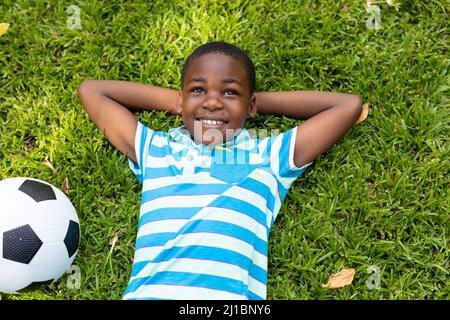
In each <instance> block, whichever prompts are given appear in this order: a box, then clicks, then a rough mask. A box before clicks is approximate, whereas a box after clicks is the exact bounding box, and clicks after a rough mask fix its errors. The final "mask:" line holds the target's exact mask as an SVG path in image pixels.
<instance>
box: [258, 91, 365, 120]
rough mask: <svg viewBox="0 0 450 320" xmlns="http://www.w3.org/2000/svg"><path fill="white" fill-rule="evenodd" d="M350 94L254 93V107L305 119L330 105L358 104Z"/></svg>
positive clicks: (270, 112) (263, 110) (261, 112)
mask: <svg viewBox="0 0 450 320" xmlns="http://www.w3.org/2000/svg"><path fill="white" fill-rule="evenodd" d="M360 103H361V101H360V98H359V97H358V96H355V95H352V94H345V93H336V92H322V91H285V92H258V93H256V107H257V110H258V113H260V114H271V115H276V116H283V115H284V116H286V117H289V118H294V119H299V120H306V119H309V118H311V117H313V116H315V115H316V114H318V113H321V112H322V111H325V110H328V109H330V108H332V107H337V106H343V105H355V104H360Z"/></svg>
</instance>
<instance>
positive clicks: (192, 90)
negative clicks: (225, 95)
mask: <svg viewBox="0 0 450 320" xmlns="http://www.w3.org/2000/svg"><path fill="white" fill-rule="evenodd" d="M204 91H205V90H203V88H200V87H194V88H192V89H191V92H194V93H203V92H204Z"/></svg>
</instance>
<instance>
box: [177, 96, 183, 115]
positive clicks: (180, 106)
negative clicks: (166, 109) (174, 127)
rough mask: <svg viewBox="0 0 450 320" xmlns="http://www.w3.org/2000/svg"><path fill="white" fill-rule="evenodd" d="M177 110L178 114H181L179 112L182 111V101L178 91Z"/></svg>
mask: <svg viewBox="0 0 450 320" xmlns="http://www.w3.org/2000/svg"><path fill="white" fill-rule="evenodd" d="M177 110H178V114H181V110H183V99H182V98H181V91H178V101H177Z"/></svg>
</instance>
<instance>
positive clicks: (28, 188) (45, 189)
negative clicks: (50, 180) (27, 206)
mask: <svg viewBox="0 0 450 320" xmlns="http://www.w3.org/2000/svg"><path fill="white" fill-rule="evenodd" d="M19 190H20V191H22V192H23V193H25V194H26V195H28V196H30V197H31V198H32V199H33V200H34V201H36V202H41V201H46V200H56V194H55V192H54V191H53V189H52V187H50V186H49V185H48V184H45V183H42V182H39V181H34V180H25V181H24V182H23V183H22V185H21V186H20V188H19Z"/></svg>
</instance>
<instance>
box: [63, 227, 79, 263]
mask: <svg viewBox="0 0 450 320" xmlns="http://www.w3.org/2000/svg"><path fill="white" fill-rule="evenodd" d="M64 244H65V245H66V249H67V254H68V255H69V258H70V257H71V256H73V254H74V253H75V252H76V251H77V249H78V245H79V244H80V225H79V224H78V223H76V222H75V221H72V220H70V222H69V228H68V229H67V233H66V236H65V238H64Z"/></svg>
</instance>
